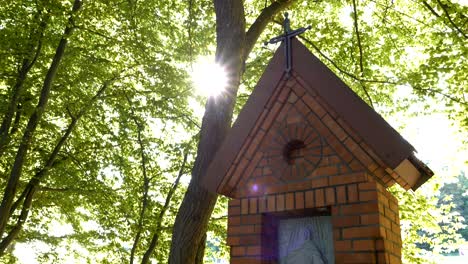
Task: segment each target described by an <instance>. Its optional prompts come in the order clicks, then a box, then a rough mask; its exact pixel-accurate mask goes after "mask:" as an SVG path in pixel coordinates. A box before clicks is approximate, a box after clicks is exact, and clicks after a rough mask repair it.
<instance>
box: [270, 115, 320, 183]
mask: <svg viewBox="0 0 468 264" xmlns="http://www.w3.org/2000/svg"><path fill="white" fill-rule="evenodd" d="M271 133H273V134H272V135H271V137H269V141H268V142H266V148H265V149H264V153H265V155H266V157H267V161H268V166H269V167H270V168H271V170H272V172H273V175H275V176H276V177H277V178H279V179H281V180H283V181H285V182H290V181H296V180H303V179H304V178H306V177H307V176H309V175H310V174H311V173H312V172H313V171H314V170H315V169H316V168H317V166H318V165H319V163H320V161H321V160H322V153H323V143H322V138H321V136H320V134H319V133H317V131H316V130H315V129H314V128H313V127H312V126H310V125H309V124H308V123H306V122H301V123H293V124H282V125H280V124H278V123H276V124H275V125H273V127H272V131H271Z"/></svg>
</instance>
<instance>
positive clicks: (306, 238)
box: [278, 216, 335, 264]
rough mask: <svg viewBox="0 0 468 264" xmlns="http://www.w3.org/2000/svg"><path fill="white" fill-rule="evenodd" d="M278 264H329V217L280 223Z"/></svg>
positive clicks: (290, 220)
mask: <svg viewBox="0 0 468 264" xmlns="http://www.w3.org/2000/svg"><path fill="white" fill-rule="evenodd" d="M278 243H279V244H278V249H279V252H278V253H279V264H333V263H335V257H334V251H333V229H332V224H331V217H330V216H317V217H304V218H292V219H285V220H280V222H279V227H278Z"/></svg>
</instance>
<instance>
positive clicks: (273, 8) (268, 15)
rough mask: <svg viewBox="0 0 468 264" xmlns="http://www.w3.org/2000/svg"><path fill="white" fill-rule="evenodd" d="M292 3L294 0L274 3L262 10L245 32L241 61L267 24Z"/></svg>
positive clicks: (282, 0) (244, 58) (247, 54)
mask: <svg viewBox="0 0 468 264" xmlns="http://www.w3.org/2000/svg"><path fill="white" fill-rule="evenodd" d="M294 1H295V0H278V1H274V2H272V3H271V4H270V5H269V6H268V7H266V8H264V9H263V10H262V12H261V13H260V15H259V16H258V17H257V19H256V20H255V22H254V23H253V24H252V25H251V26H250V28H249V30H247V33H246V36H245V49H244V57H243V61H245V60H246V59H247V57H248V56H249V54H250V52H251V51H252V49H253V47H254V45H255V43H256V42H257V40H258V38H259V37H260V34H261V33H262V32H263V30H264V29H265V28H266V26H267V25H268V23H269V22H270V21H272V19H273V17H274V16H275V15H276V14H278V13H279V12H281V11H282V10H284V9H285V8H287V7H288V6H290V5H291V4H292V3H293V2H294Z"/></svg>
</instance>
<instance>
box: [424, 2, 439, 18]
mask: <svg viewBox="0 0 468 264" xmlns="http://www.w3.org/2000/svg"><path fill="white" fill-rule="evenodd" d="M422 3H423V5H424V6H425V7H426V8H427V9H428V10H429V11H431V13H432V14H433V15H434V16H436V17H440V15H439V14H438V13H437V12H436V11H435V10H434V8H432V7H431V6H430V5H429V3H427V2H426V1H422Z"/></svg>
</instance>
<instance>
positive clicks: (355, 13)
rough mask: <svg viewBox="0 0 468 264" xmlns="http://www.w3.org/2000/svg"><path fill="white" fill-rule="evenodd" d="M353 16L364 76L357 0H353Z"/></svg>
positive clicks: (362, 69) (360, 64)
mask: <svg viewBox="0 0 468 264" xmlns="http://www.w3.org/2000/svg"><path fill="white" fill-rule="evenodd" d="M353 10H354V12H353V16H354V30H355V33H356V37H357V44H358V48H359V68H360V69H361V75H364V63H363V62H362V61H363V56H362V44H361V36H360V34H359V27H358V15H357V7H356V0H353Z"/></svg>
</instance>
